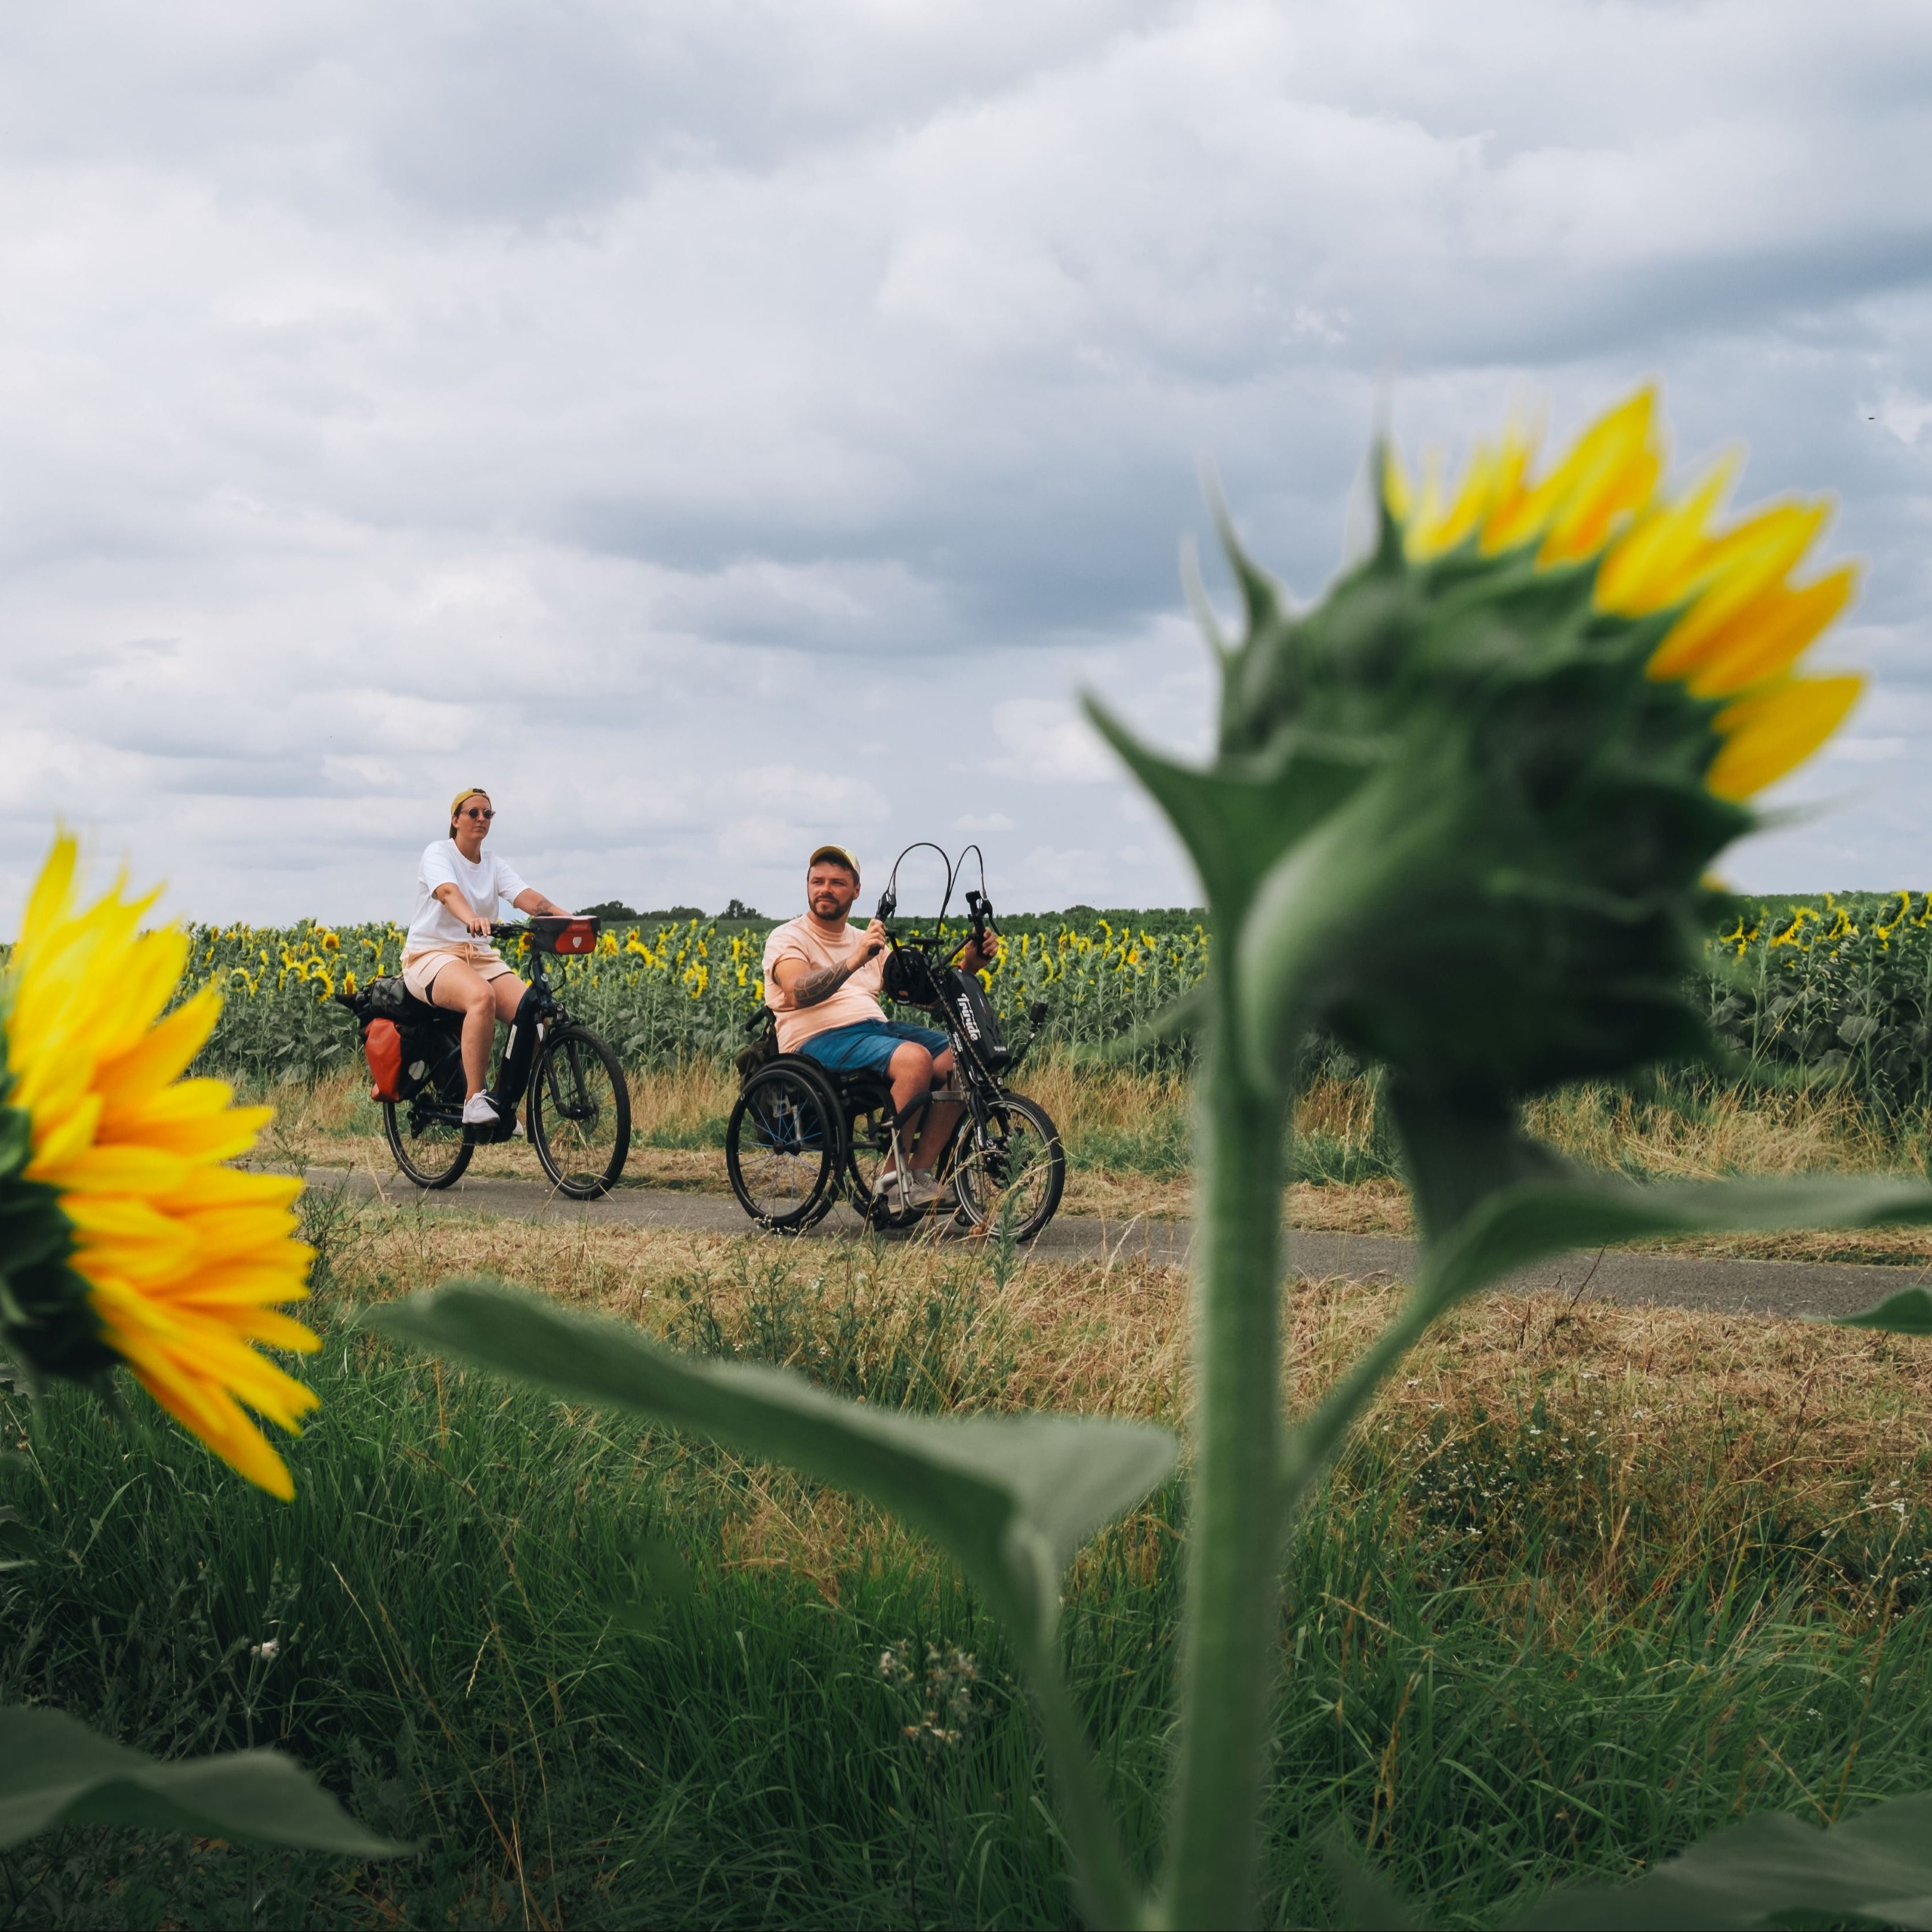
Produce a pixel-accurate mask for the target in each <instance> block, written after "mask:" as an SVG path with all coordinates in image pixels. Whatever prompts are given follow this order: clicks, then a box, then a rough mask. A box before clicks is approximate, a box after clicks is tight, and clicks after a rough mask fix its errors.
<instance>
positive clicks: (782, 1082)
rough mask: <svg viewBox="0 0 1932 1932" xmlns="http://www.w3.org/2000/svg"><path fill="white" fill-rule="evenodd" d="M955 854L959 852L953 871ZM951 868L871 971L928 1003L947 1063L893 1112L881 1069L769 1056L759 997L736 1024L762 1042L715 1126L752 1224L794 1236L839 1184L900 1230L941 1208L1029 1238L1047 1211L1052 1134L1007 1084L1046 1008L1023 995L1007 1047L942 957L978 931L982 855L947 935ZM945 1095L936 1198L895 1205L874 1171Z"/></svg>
mask: <svg viewBox="0 0 1932 1932" xmlns="http://www.w3.org/2000/svg"><path fill="white" fill-rule="evenodd" d="M924 842H925V841H920V844H924ZM919 849H920V845H909V846H907V847H906V850H905V851H904V852H901V853H900V854H899V856H898V859H895V861H894V862H893V865H892V877H891V880H890V881H889V883H887V885H886V889H885V892H883V894H882V895H880V900H879V905H878V912H877V917H878V918H879V919H881V920H882V921H889V920H890V919H892V916H893V914H894V913H895V912H896V910H898V868H899V865H900V863H901V862H902V861H903V860H904V858H905V856H906V854H907V853H909V852H913V851H916V850H919ZM929 849H930V850H935V851H936V850H938V847H936V846H935V847H929ZM966 850H967V851H968V852H977V850H979V848H978V847H977V846H968V847H967V848H966ZM940 856H941V858H942V859H944V857H945V856H946V855H945V854H944V853H943V852H942V853H940ZM965 857H966V854H965V852H962V853H961V854H960V859H959V862H960V864H961V865H964V864H965ZM955 877H956V868H954V866H953V863H952V862H951V861H950V860H948V861H947V886H946V896H945V898H944V901H942V903H941V907H940V913H939V918H938V922H937V924H936V926H935V930H934V931H932V932H929V933H918V932H907V933H903V934H901V933H896V932H893V931H892V929H891V927H890V926H888V927H887V935H888V938H889V941H890V947H891V952H890V956H889V958H888V959H887V962H886V972H885V991H886V998H889V999H892V1000H895V1001H901V1002H904V1003H905V1004H910V1005H913V1006H917V1007H926V1008H928V1009H930V1010H932V1011H933V1012H934V1013H935V1014H936V1015H937V1016H938V1019H939V1022H940V1024H941V1026H942V1027H943V1028H944V1030H945V1033H946V1037H947V1041H948V1043H949V1044H950V1046H951V1047H952V1049H953V1067H954V1072H953V1079H952V1082H951V1083H950V1085H949V1086H948V1087H947V1088H942V1089H939V1090H937V1091H935V1092H934V1093H932V1094H927V1095H926V1096H925V1097H922V1099H919V1100H914V1101H913V1102H912V1103H910V1105H909V1106H907V1108H906V1109H905V1111H904V1113H903V1114H901V1113H900V1112H898V1110H897V1109H895V1107H894V1106H893V1104H892V1087H891V1083H890V1082H889V1080H888V1079H886V1077H885V1076H884V1075H883V1073H874V1072H870V1071H868V1072H863V1073H834V1072H832V1071H831V1070H829V1069H827V1068H826V1067H821V1066H820V1064H818V1062H817V1061H815V1060H814V1059H812V1058H811V1057H810V1056H809V1055H805V1054H798V1053H781V1052H779V1051H778V1044H777V1028H776V1019H775V1016H774V1015H773V1014H772V1010H771V1009H770V1008H769V1007H760V1008H759V1010H758V1011H757V1013H755V1014H754V1015H753V1016H752V1018H751V1020H750V1021H749V1022H747V1024H746V1028H745V1030H746V1031H747V1032H748V1033H750V1034H754V1035H757V1034H760V1030H762V1037H760V1038H757V1040H755V1043H754V1045H753V1046H751V1047H750V1048H749V1049H747V1051H746V1052H745V1053H744V1054H742V1055H740V1056H739V1062H740V1073H741V1075H742V1086H741V1088H740V1090H739V1095H738V1099H737V1102H736V1105H735V1106H733V1108H732V1109H731V1114H730V1118H729V1120H728V1121H727V1122H726V1124H725V1128H724V1164H725V1169H726V1172H727V1174H728V1175H730V1182H731V1191H732V1193H733V1194H734V1195H736V1196H737V1199H738V1203H739V1206H740V1207H742V1208H743V1209H744V1210H745V1213H746V1214H748V1215H749V1216H750V1217H751V1219H752V1220H754V1221H755V1222H757V1224H758V1225H759V1226H760V1227H762V1228H764V1229H769V1230H770V1231H772V1232H775V1233H784V1234H800V1233H802V1232H804V1231H805V1229H808V1228H810V1227H811V1226H814V1225H815V1224H816V1223H817V1222H819V1221H820V1220H823V1218H824V1217H825V1216H826V1214H829V1213H830V1211H831V1210H832V1207H833V1205H835V1202H837V1201H838V1199H839V1197H840V1196H841V1193H842V1194H843V1195H844V1196H845V1198H846V1199H848V1200H849V1201H850V1203H851V1205H852V1206H853V1208H854V1209H855V1210H856V1211H857V1213H858V1214H859V1216H860V1217H862V1219H863V1220H865V1222H866V1223H868V1225H869V1226H872V1227H874V1228H877V1229H902V1228H906V1227H910V1226H911V1225H912V1224H913V1223H915V1222H916V1221H918V1220H920V1219H921V1218H922V1217H924V1216H925V1215H926V1214H929V1213H934V1212H938V1213H942V1214H943V1213H945V1212H947V1211H948V1210H949V1208H950V1211H951V1213H952V1215H953V1221H954V1223H955V1225H956V1226H959V1227H960V1228H962V1229H970V1230H971V1231H973V1232H977V1233H986V1232H992V1231H994V1230H995V1229H1010V1230H1011V1232H1012V1235H1013V1239H1015V1240H1016V1241H1031V1240H1032V1239H1033V1238H1034V1236H1035V1235H1038V1234H1039V1233H1040V1230H1041V1229H1043V1228H1044V1227H1045V1226H1046V1224H1047V1223H1049V1221H1051V1220H1052V1219H1053V1217H1054V1215H1055V1213H1056V1212H1057V1211H1058V1209H1059V1207H1060V1202H1061V1195H1062V1194H1063V1193H1064V1191H1065V1189H1066V1185H1067V1156H1066V1153H1065V1151H1064V1149H1063V1148H1062V1147H1061V1141H1060V1130H1059V1129H1058V1127H1055V1125H1054V1124H1053V1121H1052V1117H1051V1116H1050V1115H1049V1114H1048V1113H1047V1112H1046V1109H1045V1108H1044V1107H1043V1106H1040V1103H1038V1102H1037V1100H1031V1099H1029V1098H1028V1097H1027V1096H1026V1095H1025V1094H1019V1093H1016V1092H1015V1091H1013V1088H1011V1087H1010V1085H1008V1084H1007V1081H1008V1076H1010V1075H1011V1074H1013V1073H1014V1072H1015V1071H1016V1070H1017V1069H1018V1068H1019V1064H1020V1063H1021V1061H1022V1060H1024V1059H1025V1057H1026V1055H1027V1053H1028V1052H1029V1051H1030V1050H1031V1047H1032V1046H1033V1043H1034V1040H1036V1039H1037V1037H1038V1036H1039V1033H1040V1025H1041V1022H1043V1020H1044V1019H1046V1014H1047V1008H1046V1005H1045V1004H1044V1003H1043V1002H1041V1001H1035V1002H1034V1004H1033V1005H1032V1006H1031V1007H1030V1008H1029V1009H1028V1022H1029V1024H1030V1025H1031V1028H1032V1031H1031V1033H1030V1034H1029V1035H1028V1037H1027V1038H1026V1040H1024V1041H1022V1043H1021V1044H1020V1045H1019V1046H1018V1047H1017V1048H1013V1047H1010V1046H1007V1043H1006V1040H1005V1037H1004V1034H1003V1033H1002V1032H1001V1028H1000V1025H999V1022H998V1019H996V1018H995V1016H994V1013H993V1010H992V1007H991V1005H990V1004H989V1003H988V1001H987V999H986V993H985V991H984V989H983V988H982V987H981V986H980V983H979V980H978V979H977V977H975V976H974V974H970V973H967V972H965V971H962V970H961V969H960V968H959V966H957V965H955V964H954V963H953V957H954V956H955V955H956V954H957V953H959V950H960V949H961V948H962V947H963V946H964V945H965V944H966V941H967V940H968V938H973V939H976V940H983V939H984V938H986V935H987V933H988V932H989V931H990V930H991V929H992V922H993V906H992V901H991V900H990V899H989V898H987V897H986V892H985V889H984V888H985V886H986V866H985V860H984V856H983V855H982V858H981V864H980V888H981V889H980V891H978V892H968V894H967V895H966V902H967V907H968V915H969V916H968V931H967V932H965V933H959V932H955V933H950V934H949V933H948V932H947V931H946V912H947V907H949V906H950V904H952V899H953V883H954V880H955ZM944 1103H956V1104H958V1105H959V1107H960V1112H959V1115H958V1117H957V1118H956V1120H955V1121H954V1123H953V1127H951V1129H950V1131H949V1132H948V1134H947V1139H946V1143H945V1145H944V1148H942V1150H941V1154H940V1156H939V1159H938V1162H937V1163H936V1164H935V1166H934V1169H933V1174H934V1177H935V1179H937V1180H938V1181H939V1182H940V1183H941V1196H940V1199H939V1201H938V1202H937V1203H935V1205H934V1206H933V1207H932V1208H910V1209H908V1208H905V1207H904V1205H902V1204H900V1203H898V1202H895V1201H894V1200H893V1199H889V1198H888V1190H886V1189H884V1188H882V1187H880V1179H881V1178H882V1177H883V1176H884V1175H887V1174H891V1173H897V1174H907V1173H910V1172H911V1149H912V1147H913V1144H914V1142H916V1140H917V1139H918V1138H919V1127H921V1125H922V1124H923V1120H924V1116H925V1113H926V1109H928V1108H929V1107H931V1106H935V1105H938V1104H944ZM891 1191H892V1192H893V1193H896V1190H891Z"/></svg>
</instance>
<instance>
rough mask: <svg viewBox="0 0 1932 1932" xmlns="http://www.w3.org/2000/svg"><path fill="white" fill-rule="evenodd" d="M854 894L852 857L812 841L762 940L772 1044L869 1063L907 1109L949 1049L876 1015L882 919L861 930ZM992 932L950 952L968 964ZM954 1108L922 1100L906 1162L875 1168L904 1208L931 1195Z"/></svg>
mask: <svg viewBox="0 0 1932 1932" xmlns="http://www.w3.org/2000/svg"><path fill="white" fill-rule="evenodd" d="M858 896H859V862H858V860H857V859H855V858H853V856H852V855H851V853H850V852H848V851H847V850H846V849H845V848H844V846H842V845H821V846H820V847H818V849H817V850H816V851H815V852H814V853H812V855H811V858H810V859H808V860H807V861H806V863H805V912H804V913H803V914H802V916H800V917H799V918H797V919H791V920H789V921H788V922H787V923H786V924H784V925H783V926H777V927H775V928H774V929H772V932H771V934H770V935H769V937H768V938H766V941H765V954H764V968H763V971H764V976H765V1004H766V1005H767V1006H769V1007H770V1008H771V1010H772V1013H773V1015H774V1016H775V1019H776V1020H777V1022H778V1051H779V1052H781V1053H801V1054H803V1055H806V1056H807V1057H808V1058H810V1059H813V1060H815V1061H817V1062H818V1064H820V1066H821V1067H825V1068H826V1069H828V1070H829V1071H831V1072H832V1073H860V1072H865V1071H870V1072H873V1073H878V1074H880V1075H881V1076H883V1077H884V1078H885V1079H887V1080H888V1081H889V1082H890V1083H891V1085H892V1105H893V1106H894V1107H895V1108H896V1109H898V1112H899V1113H900V1114H901V1115H904V1112H905V1111H906V1109H907V1108H908V1107H910V1106H912V1105H913V1103H915V1102H916V1101H918V1100H921V1099H922V1098H924V1097H926V1096H928V1095H929V1094H932V1092H933V1091H934V1088H935V1083H936V1082H944V1081H946V1080H947V1079H950V1077H951V1076H952V1073H953V1051H952V1049H951V1048H950V1046H947V1040H946V1036H945V1034H943V1033H941V1032H939V1031H938V1030H937V1029H936V1028H932V1027H922V1026H914V1025H908V1024H906V1023H905V1022H901V1021H898V1020H889V1019H886V1017H885V1015H884V1013H883V1011H882V1010H881V1009H880V1005H879V992H880V986H881V984H882V983H883V978H884V974H885V953H886V945H887V941H886V929H885V927H884V926H883V924H882V923H881V922H880V921H879V920H877V919H874V920H873V921H872V922H871V924H870V925H869V926H867V927H866V928H865V931H864V932H855V931H854V930H853V928H852V926H851V924H850V913H851V910H852V905H853V901H854V900H856V898H858ZM999 947H1000V941H999V937H998V934H996V933H994V932H991V931H990V930H989V932H988V935H987V937H986V941H985V943H984V944H983V945H982V944H980V943H978V942H977V941H968V942H967V943H966V945H965V950H963V951H962V953H960V954H959V963H960V964H961V965H962V966H964V967H965V968H966V969H967V970H968V971H977V970H978V969H979V968H980V967H983V966H985V965H989V964H990V963H991V962H992V961H993V960H994V959H996V958H997V957H998V953H999ZM958 1112H959V1103H958V1102H957V1101H954V1100H932V1102H931V1103H930V1104H929V1105H928V1106H927V1107H926V1109H925V1112H924V1115H923V1118H922V1119H921V1121H920V1123H919V1138H918V1139H916V1141H915V1142H913V1149H912V1154H911V1157H910V1158H911V1161H912V1169H913V1171H912V1172H911V1173H910V1175H899V1174H896V1173H893V1174H888V1175H881V1176H880V1182H879V1185H880V1190H881V1191H882V1192H883V1191H885V1190H892V1192H894V1193H896V1194H897V1195H898V1202H897V1204H896V1205H898V1206H899V1207H900V1208H902V1209H904V1210H906V1211H910V1210H913V1209H915V1208H923V1207H926V1206H928V1205H930V1203H931V1202H932V1201H933V1200H934V1199H935V1198H936V1197H937V1196H938V1193H939V1186H938V1183H937V1182H936V1181H935V1180H934V1179H933V1178H932V1167H933V1164H934V1163H935V1162H936V1161H937V1160H938V1158H939V1156H940V1153H941V1150H942V1149H943V1148H944V1147H945V1145H946V1139H947V1133H949V1132H950V1130H951V1127H952V1124H953V1120H954V1118H955V1117H956V1115H957V1113H958Z"/></svg>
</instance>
